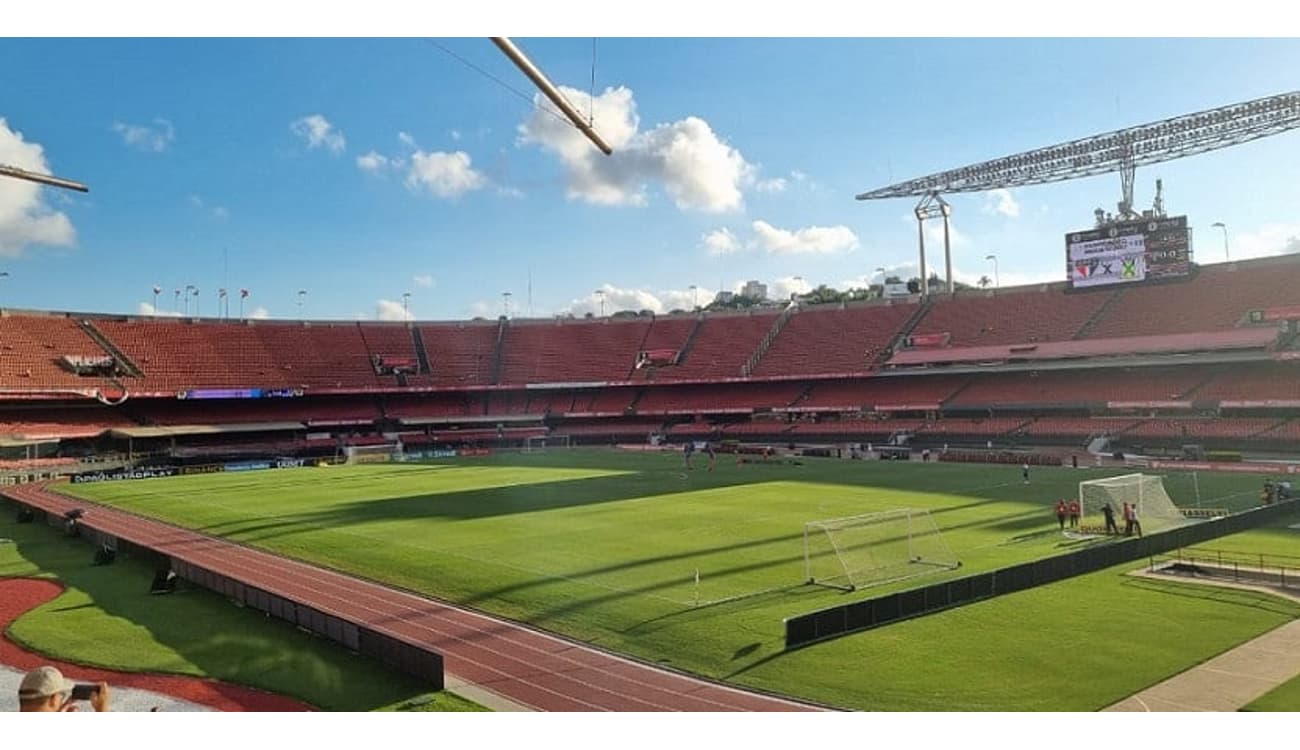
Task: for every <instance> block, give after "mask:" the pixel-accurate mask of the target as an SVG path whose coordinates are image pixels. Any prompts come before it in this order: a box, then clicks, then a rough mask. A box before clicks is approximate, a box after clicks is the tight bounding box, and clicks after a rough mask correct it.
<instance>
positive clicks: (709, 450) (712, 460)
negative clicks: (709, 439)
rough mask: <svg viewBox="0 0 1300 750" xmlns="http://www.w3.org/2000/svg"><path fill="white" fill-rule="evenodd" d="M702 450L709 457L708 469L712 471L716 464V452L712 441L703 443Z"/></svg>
mask: <svg viewBox="0 0 1300 750" xmlns="http://www.w3.org/2000/svg"><path fill="white" fill-rule="evenodd" d="M704 452H705V453H706V454H707V455H708V457H709V471H713V467H714V466H717V464H718V454H717V453H715V452H714V451H713V443H705V444H704Z"/></svg>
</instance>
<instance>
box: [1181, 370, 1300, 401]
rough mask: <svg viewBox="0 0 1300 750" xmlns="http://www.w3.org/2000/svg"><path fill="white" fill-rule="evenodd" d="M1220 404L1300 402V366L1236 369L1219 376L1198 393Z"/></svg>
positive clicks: (1199, 396) (1201, 396)
mask: <svg viewBox="0 0 1300 750" xmlns="http://www.w3.org/2000/svg"><path fill="white" fill-rule="evenodd" d="M1196 397H1197V398H1203V399H1211V400H1218V401H1268V400H1274V401H1300V364H1297V363H1287V364H1282V363H1279V364H1272V365H1254V366H1252V367H1249V368H1246V367H1234V368H1233V369H1232V370H1230V371H1227V372H1221V373H1219V374H1217V375H1215V376H1214V377H1213V378H1211V379H1210V381H1209V382H1208V383H1206V384H1205V385H1204V386H1203V387H1201V388H1200V389H1199V390H1197V392H1196Z"/></svg>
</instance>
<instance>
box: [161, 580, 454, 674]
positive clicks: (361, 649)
mask: <svg viewBox="0 0 1300 750" xmlns="http://www.w3.org/2000/svg"><path fill="white" fill-rule="evenodd" d="M172 570H174V571H176V575H177V576H178V577H180V578H183V579H185V580H187V581H189V582H191V583H194V584H196V585H199V586H202V587H204V588H206V589H211V590H213V591H215V592H217V593H218V594H221V595H223V596H225V597H227V598H229V599H231V600H233V601H235V602H237V603H239V604H241V605H243V606H247V607H252V608H253V609H257V610H260V611H262V612H266V613H267V614H269V615H271V616H272V617H276V618H279V619H281V620H285V621H287V622H289V623H291V624H293V625H297V626H298V627H300V628H303V629H304V630H309V631H311V632H312V633H315V634H316V635H319V636H321V637H324V638H328V639H330V640H331V641H334V642H335V643H339V644H342V645H343V647H344V648H347V649H349V650H351V651H356V652H358V653H360V654H362V655H363V656H368V657H370V658H372V659H378V660H379V661H381V662H383V663H384V664H387V665H388V666H390V667H392V668H394V669H396V670H398V671H401V672H405V673H406V674H409V675H411V676H413V677H416V678H417V679H420V680H424V681H425V682H427V683H428V684H429V686H430V688H431V689H433V690H442V688H443V670H442V655H441V654H439V653H436V652H433V651H428V650H426V649H424V648H421V647H419V646H416V645H413V644H410V643H407V642H405V641H403V640H400V639H397V638H393V637H392V636H389V635H385V634H384V633H380V632H378V631H375V630H371V629H370V628H366V627H363V626H360V625H357V624H356V623H354V622H352V621H351V620H346V619H344V618H341V617H335V616H333V615H330V614H327V613H325V612H321V611H320V610H318V609H313V608H312V607H309V606H307V605H305V604H299V603H297V602H295V601H293V600H291V599H286V598H284V597H280V596H276V595H275V594H272V593H269V592H267V591H264V590H262V589H259V588H256V587H254V586H248V585H246V584H244V583H242V582H240V581H237V580H235V579H233V578H229V577H227V576H223V575H220V574H218V573H213V572H212V571H210V570H207V569H206V568H202V567H200V566H197V565H192V564H190V563H187V562H185V561H183V560H176V559H173V560H172Z"/></svg>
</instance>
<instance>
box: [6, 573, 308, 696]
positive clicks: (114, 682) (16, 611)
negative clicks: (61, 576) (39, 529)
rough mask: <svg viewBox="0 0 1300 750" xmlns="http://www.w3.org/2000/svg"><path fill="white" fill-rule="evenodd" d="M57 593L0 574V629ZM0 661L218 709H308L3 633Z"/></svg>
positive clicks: (55, 587)
mask: <svg viewBox="0 0 1300 750" xmlns="http://www.w3.org/2000/svg"><path fill="white" fill-rule="evenodd" d="M61 593H63V586H62V585H61V584H59V583H56V582H54V581H51V580H48V579H44V578H0V632H2V631H6V630H8V628H9V623H11V622H13V621H14V620H17V619H18V618H19V617H21V616H22V615H23V614H24V613H26V612H27V611H29V610H32V609H35V608H36V607H39V606H40V605H42V604H44V603H45V602H48V601H50V600H51V599H53V598H54V597H56V596H58V595H59V594H61ZM0 664H4V665H6V666H9V667H13V668H14V669H17V670H20V671H24V672H25V671H27V670H29V669H35V668H37V667H41V666H45V665H50V666H53V667H57V668H58V669H59V671H60V672H62V673H63V674H64V676H65V677H68V678H69V679H72V680H76V681H79V682H101V681H102V682H107V683H108V684H109V685H110V686H111V687H119V686H120V687H129V688H139V689H141V690H152V691H153V692H155V693H162V694H164V695H170V696H172V697H173V698H181V699H182V700H187V701H190V702H191V703H198V704H201V705H204V706H209V707H211V708H215V709H217V710H219V711H310V710H311V706H309V705H307V704H306V703H303V702H301V701H298V700H294V699H293V698H288V697H286V696H283V695H275V694H274V693H265V692H262V691H261V690H254V689H253V688H249V687H244V686H242V685H232V684H230V683H226V682H218V681H217V680H205V679H201V678H198V677H183V676H180V675H167V674H151V673H147V672H118V671H114V670H110V669H98V668H96V667H86V666H82V665H80V664H72V663H70V662H65V661H58V660H56V659H51V658H50V657H48V656H41V655H40V654H36V653H32V652H31V651H28V650H27V649H25V648H23V647H22V646H20V645H19V644H17V643H15V642H14V641H12V640H10V639H9V636H7V635H6V636H5V637H4V638H2V639H0Z"/></svg>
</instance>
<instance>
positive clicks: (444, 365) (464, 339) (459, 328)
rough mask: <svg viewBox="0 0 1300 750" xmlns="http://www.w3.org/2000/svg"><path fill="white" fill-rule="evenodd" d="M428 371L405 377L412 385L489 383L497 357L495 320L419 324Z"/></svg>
mask: <svg viewBox="0 0 1300 750" xmlns="http://www.w3.org/2000/svg"><path fill="white" fill-rule="evenodd" d="M420 336H421V338H422V339H423V341H424V352H425V354H427V355H428V357H429V372H428V373H427V374H425V375H419V376H413V377H408V378H407V382H409V383H410V384H411V385H413V386H418V385H441V386H466V385H489V384H490V383H491V382H492V370H493V367H494V362H495V358H496V344H497V323H496V322H495V321H494V322H491V323H487V322H470V323H446V324H439V325H421V326H420Z"/></svg>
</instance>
